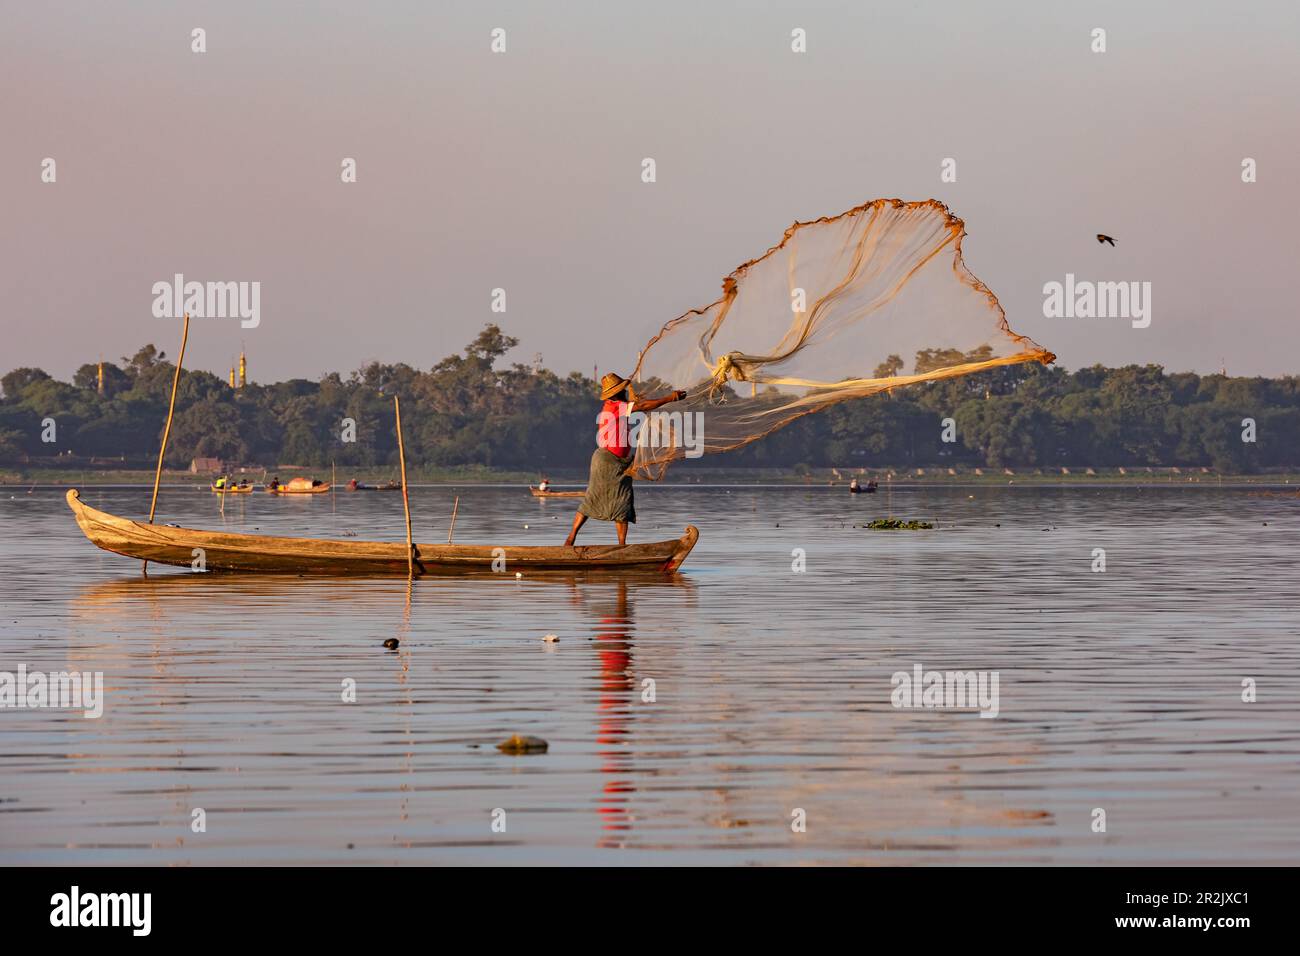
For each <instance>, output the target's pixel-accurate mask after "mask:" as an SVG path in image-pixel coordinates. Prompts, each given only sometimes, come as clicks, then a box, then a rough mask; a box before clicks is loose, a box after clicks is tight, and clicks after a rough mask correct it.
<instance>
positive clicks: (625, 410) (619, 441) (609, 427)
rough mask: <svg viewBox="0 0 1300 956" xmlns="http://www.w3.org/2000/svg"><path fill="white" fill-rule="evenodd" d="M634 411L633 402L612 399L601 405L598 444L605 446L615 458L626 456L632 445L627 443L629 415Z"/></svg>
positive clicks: (597, 434)
mask: <svg viewBox="0 0 1300 956" xmlns="http://www.w3.org/2000/svg"><path fill="white" fill-rule="evenodd" d="M631 412H632V403H631V402H620V401H616V400H615V399H612V398H611V399H610V400H609V401H607V402H605V404H604V405H603V406H602V407H601V410H600V416H599V417H598V418H597V419H596V421H597V423H598V428H597V429H596V446H597V447H598V448H604V449H605V450H606V451H608V452H610V453H611V454H612V455H613V456H614V457H615V458H626V457H627V456H628V453H629V452H630V451H631V450H632V447H631V446H630V445H629V444H627V442H628V437H627V416H628V415H629V414H631Z"/></svg>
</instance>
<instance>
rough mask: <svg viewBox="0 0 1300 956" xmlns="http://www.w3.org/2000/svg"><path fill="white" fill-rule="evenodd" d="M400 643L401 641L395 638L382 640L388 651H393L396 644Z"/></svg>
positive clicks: (395, 648)
mask: <svg viewBox="0 0 1300 956" xmlns="http://www.w3.org/2000/svg"><path fill="white" fill-rule="evenodd" d="M400 643H402V642H401V641H399V640H398V639H397V638H395V637H390V638H389V639H388V640H386V641H384V647H386V648H388V650H390V651H395V650H397V645H398V644H400Z"/></svg>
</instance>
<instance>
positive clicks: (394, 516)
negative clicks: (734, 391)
mask: <svg viewBox="0 0 1300 956" xmlns="http://www.w3.org/2000/svg"><path fill="white" fill-rule="evenodd" d="M0 491H3V494H0V528H2V529H3V535H0V566H2V567H3V578H2V580H3V584H0V588H2V589H3V590H2V592H0V593H3V605H2V606H0V612H2V614H3V617H2V618H0V671H9V672H13V671H16V669H17V667H18V664H19V663H24V664H26V666H27V668H28V670H40V671H56V670H67V669H77V670H82V671H102V672H103V673H104V679H105V685H106V702H105V711H104V715H103V717H102V718H101V719H99V720H87V719H85V718H83V717H82V716H81V715H80V713H69V712H61V711H50V710H0V863H2V864H19V863H40V864H64V863H66V864H71V863H77V864H127V863H136V864H139V863H146V864H169V865H185V864H231V863H259V864H264V863H313V864H317V863H327V864H342V863H363V864H391V863H409V864H415V863H471V864H513V863H579V864H605V863H610V864H654V863H687V864H691V863H709V864H754V863H758V864H797V863H798V864H802V863H855V864H938V863H985V862H992V863H1090V864H1091V863H1108V864H1131V863H1174V864H1183V863H1204V862H1224V863H1246V864H1253V863H1282V862H1287V863H1294V862H1296V861H1297V859H1300V647H1298V644H1297V633H1298V631H1300V628H1298V627H1297V613H1296V612H1297V601H1298V595H1300V567H1298V565H1297V559H1296V556H1297V554H1298V553H1300V500H1297V499H1278V498H1258V497H1249V496H1247V494H1246V493H1245V492H1244V491H1241V490H1231V489H1216V488H1208V487H1195V488H1181V487H1173V488H1148V489H1138V488H1103V489H1096V488H1086V489H1084V488H1074V489H1069V488H1052V489H1031V488H1015V487H1004V488H988V487H980V488H914V489H911V490H894V491H893V492H892V493H891V494H890V495H888V496H887V495H885V494H884V493H882V494H879V495H875V496H865V495H864V496H859V497H857V498H850V497H849V496H848V495H847V494H845V493H844V491H843V488H842V487H841V488H839V489H828V488H825V487H817V488H703V487H681V486H677V487H650V486H642V485H639V486H638V497H637V503H638V511H639V512H640V514H641V523H640V524H639V525H636V526H634V528H633V532H632V536H633V539H634V540H653V539H662V538H670V537H677V536H678V535H679V534H680V533H681V531H682V528H683V527H684V526H685V525H686V524H687V523H688V522H691V523H694V524H696V525H698V526H699V528H700V532H701V537H700V542H699V545H698V546H697V547H696V549H695V551H694V553H693V554H692V555H691V556H690V558H689V559H688V560H687V562H686V564H685V566H684V569H683V571H684V573H683V574H681V575H678V576H677V577H676V578H674V579H672V580H665V581H658V580H651V581H647V580H644V579H628V580H623V581H619V580H617V579H612V580H575V579H568V578H563V577H561V578H556V579H543V578H525V579H524V580H522V581H518V580H516V579H515V578H514V576H513V574H511V575H509V576H508V577H500V578H496V577H489V578H474V579H457V578H443V579H434V578H429V579H423V580H418V581H416V582H415V583H414V586H413V587H412V588H411V589H410V592H409V594H408V589H407V585H406V582H405V580H385V579H375V580H354V579H325V578H298V577H296V576H294V577H278V576H276V577H266V576H237V575H218V574H210V575H200V574H190V573H186V572H183V571H180V570H179V569H171V568H160V567H156V566H155V567H154V568H153V570H152V571H151V573H150V575H149V577H148V578H147V579H143V578H141V575H140V566H139V563H138V562H134V561H131V560H129V559H126V558H122V557H118V556H116V555H112V554H108V553H107V552H102V551H99V550H98V549H96V548H95V547H93V546H92V545H91V544H90V543H89V542H88V541H87V540H86V539H85V538H84V537H83V535H82V534H81V532H80V531H79V529H78V528H77V527H76V524H75V522H74V520H73V518H72V514H71V512H70V511H69V510H68V508H67V506H66V504H65V503H64V500H63V494H62V492H61V491H53V490H37V491H36V492H34V493H32V494H30V495H29V494H27V493H26V489H22V488H19V489H15V488H13V487H5V488H4V489H0ZM455 494H460V496H461V500H460V512H459V517H458V518H457V523H456V539H457V540H458V541H464V542H493V543H495V542H502V543H512V542H513V543H526V544H558V543H560V542H561V541H562V540H563V537H564V533H565V530H566V528H567V525H568V523H569V520H570V518H571V517H572V514H573V511H574V508H575V504H576V502H574V501H572V500H570V501H565V500H551V501H540V500H536V499H533V498H531V497H529V495H528V494H527V491H526V490H524V489H519V488H482V487H480V488H459V489H452V488H444V487H436V488H421V489H416V490H414V491H413V493H412V510H413V512H414V516H415V525H416V529H417V534H416V537H417V539H419V540H424V541H437V540H439V539H440V538H445V536H446V528H447V518H448V516H449V514H450V511H451V502H452V497H453V495H455ZM83 495H84V499H85V500H86V501H87V503H89V504H90V505H92V506H94V507H98V508H102V509H104V510H108V511H111V512H114V513H116V514H123V515H128V516H132V517H140V516H141V515H144V514H147V512H148V490H147V489H141V488H129V489H128V488H116V489H96V488H89V489H86V490H84V491H83ZM886 513H893V514H895V515H899V516H903V517H920V518H928V519H931V520H933V521H936V522H938V523H939V525H940V527H939V528H938V529H937V530H935V531H931V532H872V531H866V530H862V529H861V528H855V527H853V525H854V524H855V523H859V524H860V523H862V522H863V521H864V520H868V519H870V518H873V517H878V516H882V515H884V514H886ZM159 515H160V521H165V522H173V523H177V524H181V525H186V526H190V527H201V528H219V527H226V528H229V529H232V530H241V531H249V532H262V533H278V534H303V535H312V536H321V537H331V536H333V537H342V536H345V535H346V534H347V533H348V532H352V533H355V534H356V535H358V536H359V537H361V538H378V539H389V540H401V539H402V536H403V534H404V531H403V520H402V506H401V497H400V496H398V495H385V494H343V493H340V494H339V495H338V496H337V498H336V499H334V498H332V497H330V496H322V497H320V498H314V499H308V498H302V499H276V498H273V497H271V496H269V495H254V496H251V497H248V498H240V499H234V498H231V499H229V500H228V501H227V502H226V508H225V514H224V516H223V515H221V514H220V513H219V503H218V500H217V498H216V497H215V496H213V495H211V494H210V493H207V492H201V493H200V492H197V491H195V490H193V489H189V488H174V489H164V492H163V495H162V498H161V502H160V506H159ZM583 537H584V539H585V541H586V542H587V543H594V542H603V541H612V540H613V529H612V526H609V525H597V524H594V523H593V524H589V525H588V527H587V529H585V530H584V532H583ZM1096 548H1104V549H1105V552H1106V564H1107V570H1106V572H1105V573H1094V572H1092V571H1091V570H1090V569H1091V566H1092V564H1093V560H1094V559H1093V550H1094V549H1096ZM794 549H802V550H803V553H804V555H805V560H806V564H807V570H806V571H805V572H804V573H795V572H793V571H792V570H791V564H792V562H793V561H794V560H795V558H794V557H793V556H792V552H793V551H794ZM547 633H554V634H557V635H559V637H560V641H559V643H558V644H547V643H544V642H543V641H542V637H543V635H545V634H547ZM388 637H398V638H400V640H401V647H400V649H399V650H397V651H395V652H389V651H385V650H384V649H383V648H382V647H381V644H382V642H383V640H384V639H385V638H388ZM916 664H920V665H922V666H923V667H924V668H925V669H926V670H931V669H934V670H989V671H993V670H996V671H997V672H998V673H999V689H1000V714H999V716H998V717H997V718H996V719H981V718H979V717H978V716H977V715H976V714H975V713H971V712H954V711H942V710H928V711H926V710H902V709H895V708H894V707H893V706H891V703H890V692H891V683H890V678H891V675H892V674H893V673H894V672H895V671H899V670H904V671H908V672H910V671H911V670H912V668H913V666H914V665H916ZM1245 678H1253V679H1254V680H1255V681H1256V682H1257V685H1258V700H1257V702H1255V703H1243V702H1242V700H1241V696H1242V681H1243V679H1245ZM348 679H351V680H354V681H355V682H356V692H357V702H356V703H344V702H343V701H342V699H341V694H342V686H343V682H344V681H345V680H348ZM649 681H653V685H650V684H648V683H647V682H649ZM651 686H652V687H653V698H654V699H653V701H646V700H644V699H643V698H644V697H645V696H648V693H649V690H650V688H651ZM513 733H521V734H531V735H534V736H538V737H543V738H545V739H546V740H547V741H549V742H550V750H549V752H548V753H546V754H541V755H529V756H508V755H505V754H502V753H500V752H498V751H497V750H496V749H495V746H494V745H495V744H496V743H498V742H499V741H501V740H503V739H504V738H506V737H508V736H509V735H511V734H513ZM195 808H203V809H204V810H205V811H206V815H207V832H205V833H194V832H192V831H191V828H190V821H191V813H192V811H193V810H194V809H195ZM796 808H798V809H802V810H803V811H804V812H805V814H806V819H807V826H806V832H803V833H797V832H793V830H792V828H791V821H792V819H793V817H792V814H794V812H795V810H796ZM1094 808H1103V809H1104V810H1105V811H1106V832H1105V833H1094V832H1093V830H1092V828H1091V824H1092V820H1093V815H1092V814H1093V809H1094ZM494 811H504V819H505V832H503V833H499V832H494V831H493V829H492V822H493V819H494V816H493V815H494ZM497 816H498V818H499V817H500V814H497Z"/></svg>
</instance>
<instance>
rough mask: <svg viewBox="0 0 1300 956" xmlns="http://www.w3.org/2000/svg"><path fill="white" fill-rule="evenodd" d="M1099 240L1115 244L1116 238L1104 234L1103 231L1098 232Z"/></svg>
mask: <svg viewBox="0 0 1300 956" xmlns="http://www.w3.org/2000/svg"><path fill="white" fill-rule="evenodd" d="M1097 241H1098V242H1109V243H1110V244H1111V245H1112V246H1113V245H1115V240H1114V239H1112V238H1111V237H1110V236H1103V235H1102V234H1101V233H1097Z"/></svg>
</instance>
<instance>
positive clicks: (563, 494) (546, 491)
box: [528, 485, 586, 498]
mask: <svg viewBox="0 0 1300 956" xmlns="http://www.w3.org/2000/svg"><path fill="white" fill-rule="evenodd" d="M528 490H529V491H531V492H532V493H533V497H534V498H581V497H583V496H584V495H585V494H586V492H585V491H552V490H551V489H550V488H540V487H539V488H534V487H533V486H532V485H529V486H528Z"/></svg>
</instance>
